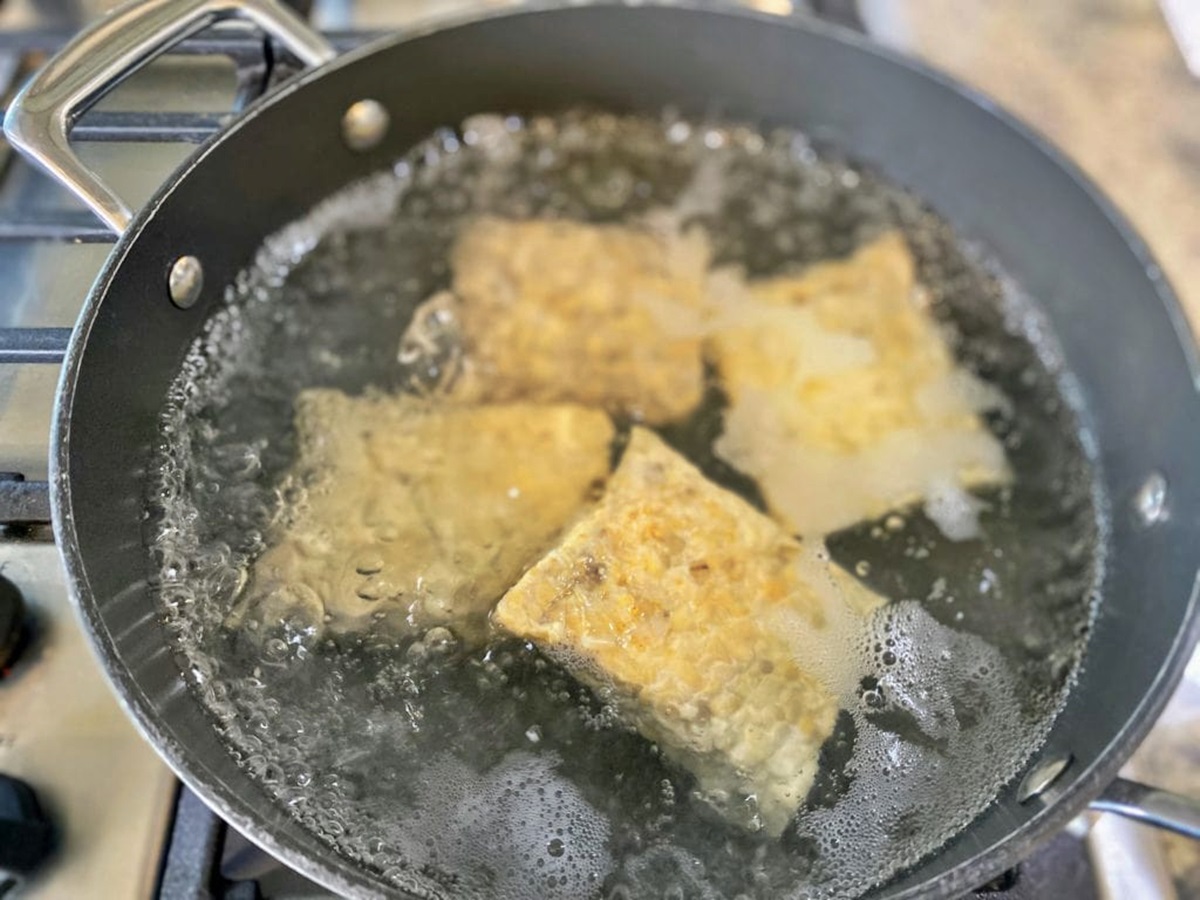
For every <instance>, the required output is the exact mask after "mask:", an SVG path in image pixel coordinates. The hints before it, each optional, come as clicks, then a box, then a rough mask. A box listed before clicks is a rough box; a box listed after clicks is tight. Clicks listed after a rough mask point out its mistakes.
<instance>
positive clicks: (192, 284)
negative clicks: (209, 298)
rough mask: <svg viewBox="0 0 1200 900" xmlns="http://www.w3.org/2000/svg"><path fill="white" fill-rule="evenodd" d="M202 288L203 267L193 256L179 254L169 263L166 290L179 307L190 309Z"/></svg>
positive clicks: (198, 297)
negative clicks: (179, 255) (169, 269)
mask: <svg viewBox="0 0 1200 900" xmlns="http://www.w3.org/2000/svg"><path fill="white" fill-rule="evenodd" d="M203 289H204V267H203V266H202V265H200V260H198V259H196V257H194V256H181V257H179V259H177V260H175V262H173V263H172V264H171V271H170V273H169V274H168V275H167V292H168V293H169V294H170V295H171V302H172V303H174V304H175V305H176V306H178V307H179V308H180V309H191V308H192V306H194V305H195V303H196V301H197V300H199V299H200V291H202V290H203Z"/></svg>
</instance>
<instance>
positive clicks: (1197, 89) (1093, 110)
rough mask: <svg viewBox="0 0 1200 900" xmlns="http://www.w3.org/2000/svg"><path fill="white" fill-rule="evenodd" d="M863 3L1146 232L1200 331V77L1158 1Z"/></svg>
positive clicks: (889, 38) (908, 48)
mask: <svg viewBox="0 0 1200 900" xmlns="http://www.w3.org/2000/svg"><path fill="white" fill-rule="evenodd" d="M1190 2H1200V0H1190ZM862 6H863V11H864V16H865V18H867V20H868V24H869V26H870V28H871V31H872V33H873V36H874V37H876V38H877V39H878V40H881V41H884V42H886V43H890V44H892V45H893V46H895V47H896V48H897V49H900V50H903V51H905V52H909V53H913V54H915V55H917V56H920V57H923V58H924V59H925V60H927V61H928V62H930V63H932V64H934V65H935V66H937V67H938V68H940V69H943V70H944V71H946V72H949V73H950V74H952V75H954V76H956V77H958V78H960V79H961V80H963V81H965V82H967V83H968V84H971V85H973V86H975V87H977V88H980V89H982V90H983V91H984V92H985V93H987V94H989V95H991V96H992V97H993V98H994V99H996V100H997V101H998V102H999V103H1000V104H1001V105H1002V106H1005V107H1007V108H1008V109H1009V110H1010V111H1012V112H1014V113H1016V114H1017V115H1018V116H1020V117H1021V118H1022V119H1024V120H1025V121H1027V122H1028V123H1030V124H1031V125H1033V126H1034V127H1035V128H1037V129H1038V130H1039V131H1041V132H1042V133H1043V134H1045V135H1046V136H1047V137H1049V138H1050V140H1051V141H1052V142H1054V143H1055V144H1056V145H1058V147H1059V148H1061V149H1062V150H1063V151H1065V152H1066V154H1067V155H1068V156H1070V157H1071V158H1072V159H1073V160H1075V162H1077V163H1078V164H1079V165H1080V166H1081V167H1082V168H1083V170H1084V171H1085V172H1087V174H1088V175H1089V176H1091V178H1092V179H1093V180H1095V181H1096V183H1097V184H1099V185H1100V187H1101V188H1102V189H1103V190H1104V192H1105V193H1107V194H1108V196H1109V197H1111V198H1112V199H1113V200H1114V201H1115V202H1116V204H1117V206H1118V207H1120V209H1121V210H1122V211H1123V212H1124V213H1125V215H1126V216H1128V218H1129V219H1130V220H1131V221H1132V222H1133V224H1134V226H1135V227H1136V228H1137V230H1138V231H1139V232H1140V233H1141V234H1142V236H1143V238H1144V239H1145V240H1146V242H1147V243H1148V244H1149V245H1150V248H1151V250H1152V251H1153V252H1154V254H1155V255H1156V256H1157V257H1158V260H1159V262H1160V263H1161V265H1162V267H1163V269H1164V271H1165V272H1166V273H1167V276H1168V277H1169V278H1170V280H1171V282H1172V284H1173V285H1174V286H1175V289H1176V290H1177V291H1178V292H1179V295H1180V296H1181V297H1182V299H1183V302H1184V305H1185V307H1186V308H1187V311H1188V316H1189V318H1190V319H1191V322H1192V325H1193V328H1198V329H1200V79H1197V78H1196V77H1195V76H1193V75H1191V74H1190V73H1189V72H1188V69H1187V66H1186V64H1185V62H1184V58H1183V56H1182V54H1181V52H1180V50H1179V48H1178V46H1177V45H1176V44H1175V42H1174V40H1173V38H1172V36H1171V32H1170V30H1169V29H1168V27H1167V24H1166V20H1165V19H1164V18H1163V14H1162V12H1161V10H1160V9H1159V6H1158V4H1157V3H1155V2H1153V0H1002V2H994V0H864V2H863V4H862Z"/></svg>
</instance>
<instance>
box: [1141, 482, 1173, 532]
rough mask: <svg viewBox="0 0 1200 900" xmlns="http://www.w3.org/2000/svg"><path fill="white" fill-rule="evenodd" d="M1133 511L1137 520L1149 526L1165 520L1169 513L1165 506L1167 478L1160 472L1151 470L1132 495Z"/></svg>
mask: <svg viewBox="0 0 1200 900" xmlns="http://www.w3.org/2000/svg"><path fill="white" fill-rule="evenodd" d="M1133 512H1134V514H1135V515H1136V516H1137V517H1138V521H1139V522H1141V523H1142V524H1143V525H1145V526H1147V527H1149V526H1150V525H1157V524H1158V523H1159V522H1165V521H1166V520H1167V518H1168V517H1169V514H1170V509H1169V508H1168V507H1167V479H1166V478H1165V477H1164V476H1163V474H1162V473H1161V472H1151V473H1150V474H1149V475H1148V476H1146V480H1145V481H1143V482H1142V486H1141V487H1140V488H1138V490H1137V493H1136V494H1134V495H1133Z"/></svg>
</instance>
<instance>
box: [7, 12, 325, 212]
mask: <svg viewBox="0 0 1200 900" xmlns="http://www.w3.org/2000/svg"><path fill="white" fill-rule="evenodd" d="M229 18H240V19H246V20H249V21H251V22H253V23H254V24H256V25H257V26H259V27H260V28H261V29H263V31H265V32H266V33H267V34H268V35H270V36H271V37H273V38H275V39H277V40H278V41H280V43H282V44H283V45H284V46H285V47H287V48H288V49H289V50H291V51H292V52H293V53H295V54H296V56H298V57H299V58H300V59H301V60H302V61H303V62H304V63H306V64H308V65H312V66H319V65H321V64H322V63H325V62H328V61H329V60H331V59H333V57H334V56H335V55H336V54H335V51H334V49H333V47H332V46H330V45H329V43H328V42H327V41H326V40H325V39H324V38H323V37H321V35H319V34H318V33H317V32H315V31H313V30H312V29H311V28H309V27H308V25H306V24H305V23H304V22H303V21H302V20H301V19H300V18H298V17H297V16H296V15H295V14H294V13H293V12H291V11H290V10H289V9H287V8H286V7H284V6H283V5H282V4H280V3H279V2H277V0H135V2H133V3H129V4H127V5H125V6H121V7H119V8H117V9H115V10H113V11H112V12H111V13H109V14H108V15H107V16H105V17H104V18H103V19H100V20H99V21H98V22H96V23H95V24H93V25H91V26H90V27H89V28H87V29H85V30H84V31H82V32H80V33H79V35H78V36H77V37H76V38H75V39H74V40H73V41H71V43H69V44H68V45H67V46H66V47H65V48H63V50H62V51H61V52H60V53H59V54H58V55H57V56H55V57H54V59H52V60H51V61H50V62H49V63H47V64H46V66H45V67H44V68H42V69H41V71H39V72H38V73H37V74H36V75H34V76H33V78H32V79H30V81H29V83H28V84H27V85H25V87H24V88H23V89H22V90H21V92H20V93H19V94H17V96H16V98H14V100H13V102H12V104H11V105H10V106H9V108H8V113H7V114H6V115H5V117H4V133H5V135H6V136H7V138H8V141H9V143H10V144H12V145H13V146H14V147H16V148H17V149H18V150H19V151H20V152H21V153H22V154H24V155H25V156H26V157H28V158H29V159H30V160H32V161H33V162H34V163H36V164H37V165H38V166H40V167H41V168H42V169H44V170H45V171H46V172H47V173H49V175H50V176H51V177H52V178H54V179H56V180H57V181H59V182H60V183H61V184H63V185H64V186H66V187H67V188H68V189H70V190H71V191H72V193H74V194H75V196H77V197H79V199H81V200H82V201H83V202H84V203H86V204H87V205H88V206H89V207H90V208H91V209H92V210H93V211H94V212H95V213H96V215H98V216H99V217H100V218H101V219H102V220H103V221H104V223H105V224H106V225H108V227H109V228H111V229H112V230H113V231H114V232H116V233H117V234H121V233H123V232H124V231H125V229H126V228H128V227H129V222H130V220H131V219H132V214H131V213H130V211H129V208H128V207H127V206H126V205H125V204H124V203H123V202H122V201H121V199H120V198H119V197H118V196H117V195H116V194H114V193H113V192H112V190H111V189H110V188H109V187H108V186H107V185H106V184H105V183H104V182H103V181H102V180H101V179H100V178H99V176H97V175H96V173H95V172H93V171H92V170H91V169H90V168H89V167H88V166H87V165H85V164H84V163H83V161H82V160H80V159H79V157H78V156H76V155H75V152H74V151H73V150H72V149H71V145H70V139H69V135H70V130H71V127H72V126H73V125H74V123H75V120H76V119H77V118H78V116H79V114H80V113H82V112H83V111H84V110H85V109H87V107H89V106H90V105H91V104H93V103H95V102H96V101H97V100H98V99H100V97H102V96H103V95H104V94H105V93H107V92H108V91H109V90H111V89H112V88H113V87H115V86H116V85H117V84H119V83H120V82H121V81H123V80H124V79H125V78H127V77H128V76H129V75H131V74H133V73H134V72H136V71H137V70H138V69H140V68H141V67H142V66H144V65H145V64H146V63H148V62H149V61H150V60H152V59H154V58H155V57H156V56H158V55H160V54H161V53H163V52H164V51H166V50H168V49H169V48H170V47H172V46H173V45H175V44H177V43H178V42H179V41H181V40H183V39H184V38H186V37H189V36H190V35H192V34H195V33H196V32H197V31H201V30H202V29H204V28H207V27H208V26H209V25H211V24H212V23H214V22H217V21H220V20H222V19H229Z"/></svg>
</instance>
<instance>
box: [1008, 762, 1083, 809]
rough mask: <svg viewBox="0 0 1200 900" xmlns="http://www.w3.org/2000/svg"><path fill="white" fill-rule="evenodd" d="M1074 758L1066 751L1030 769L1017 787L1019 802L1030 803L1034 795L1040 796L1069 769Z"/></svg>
mask: <svg viewBox="0 0 1200 900" xmlns="http://www.w3.org/2000/svg"><path fill="white" fill-rule="evenodd" d="M1072 759H1073V757H1072V756H1071V754H1070V753H1064V754H1063V755H1062V756H1050V757H1047V758H1046V759H1044V760H1042V761H1041V762H1040V763H1038V764H1037V765H1036V766H1034V767H1033V768H1032V769H1030V770H1029V773H1028V774H1027V775H1026V776H1025V777H1024V778H1022V779H1021V786H1020V787H1018V788H1017V802H1018V803H1028V802H1029V801H1030V800H1032V799H1033V798H1034V797H1040V796H1041V795H1042V794H1043V793H1045V792H1046V790H1047V789H1048V788H1049V787H1050V785H1052V784H1054V782H1056V781H1058V778H1059V776H1060V775H1062V773H1063V772H1065V771H1067V767H1068V766H1070V765H1071V760H1072Z"/></svg>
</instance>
